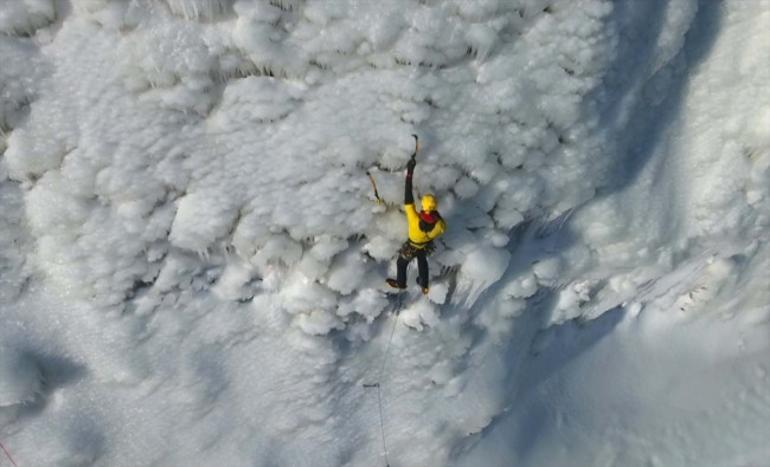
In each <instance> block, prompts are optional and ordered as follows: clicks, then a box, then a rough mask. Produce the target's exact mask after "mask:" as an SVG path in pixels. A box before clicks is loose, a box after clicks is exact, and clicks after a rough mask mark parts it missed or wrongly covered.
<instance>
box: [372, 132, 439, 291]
mask: <svg viewBox="0 0 770 467" xmlns="http://www.w3.org/2000/svg"><path fill="white" fill-rule="evenodd" d="M415 138H416V137H415ZM416 155H417V150H416V149H415V152H414V154H412V158H411V159H409V163H408V164H407V165H406V182H405V194H404V211H405V212H406V222H407V224H408V226H409V239H408V240H407V241H406V242H404V244H403V245H402V246H401V249H400V250H399V252H398V260H397V261H396V268H397V273H396V278H395V279H390V278H389V279H387V280H386V282H387V283H388V285H390V286H391V287H394V288H396V289H405V288H406V267H407V265H408V264H409V262H410V261H412V259H413V258H417V269H418V277H417V283H418V284H419V285H420V288H422V293H423V294H427V293H428V283H429V277H428V259H427V258H428V255H430V254H431V253H432V252H433V249H434V246H433V240H435V239H436V238H438V237H439V236H440V235H441V234H443V233H444V231H445V230H446V222H444V219H442V218H441V215H440V214H439V213H438V211H437V210H436V209H437V208H438V205H437V203H436V198H435V197H434V196H433V195H431V194H425V195H423V197H422V211H420V212H417V209H416V208H415V206H414V195H413V194H412V174H413V173H414V167H415V165H417V160H416V157H415V156H416Z"/></svg>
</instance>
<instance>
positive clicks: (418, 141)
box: [366, 133, 420, 204]
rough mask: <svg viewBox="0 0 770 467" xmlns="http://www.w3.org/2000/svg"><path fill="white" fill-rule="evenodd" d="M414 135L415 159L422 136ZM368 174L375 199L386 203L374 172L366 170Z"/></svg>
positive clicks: (413, 157) (379, 202)
mask: <svg viewBox="0 0 770 467" xmlns="http://www.w3.org/2000/svg"><path fill="white" fill-rule="evenodd" d="M412 137H414V153H412V157H411V159H412V160H414V159H415V158H416V157H417V151H419V150H420V138H419V137H418V136H417V135H416V134H414V133H413V134H412ZM366 176H367V177H369V181H370V182H371V184H372V190H374V199H375V200H377V204H385V201H383V199H382V198H381V197H380V193H379V192H378V191H377V182H375V181H374V177H373V176H372V173H371V172H369V171H368V170H367V171H366Z"/></svg>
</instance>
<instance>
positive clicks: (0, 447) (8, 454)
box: [0, 442, 19, 467]
mask: <svg viewBox="0 0 770 467" xmlns="http://www.w3.org/2000/svg"><path fill="white" fill-rule="evenodd" d="M0 449H2V450H3V452H4V453H5V456H6V457H7V458H8V460H9V461H11V464H13V467H19V466H18V465H16V462H14V461H13V457H11V453H10V452H8V450H7V449H5V446H3V443H2V442H0Z"/></svg>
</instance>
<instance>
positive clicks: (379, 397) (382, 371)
mask: <svg viewBox="0 0 770 467" xmlns="http://www.w3.org/2000/svg"><path fill="white" fill-rule="evenodd" d="M396 300H397V301H396V305H395V307H394V312H395V314H396V319H394V320H393V326H392V327H391V328H390V337H389V338H388V343H387V344H386V345H385V354H384V355H383V357H382V364H381V365H380V371H379V373H378V374H377V381H376V382H374V383H369V384H366V383H364V385H363V386H364V388H365V389H377V406H378V407H379V413H380V436H381V438H382V454H383V456H384V457H385V467H390V460H389V459H388V442H387V439H386V438H385V417H384V416H383V412H382V385H381V384H380V382H381V381H382V375H383V374H385V366H386V365H387V363H388V356H389V355H390V344H391V343H392V342H393V335H394V334H395V333H396V325H397V324H398V319H399V315H400V312H401V307H402V306H403V302H404V294H403V293H401V294H399V295H398V298H397V299H396Z"/></svg>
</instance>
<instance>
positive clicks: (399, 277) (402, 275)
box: [396, 250, 428, 289]
mask: <svg viewBox="0 0 770 467" xmlns="http://www.w3.org/2000/svg"><path fill="white" fill-rule="evenodd" d="M412 258H417V270H418V271H419V277H417V283H418V284H420V287H422V288H424V289H427V288H428V255H427V252H426V251H425V250H417V251H415V252H414V256H412V257H407V258H405V257H404V255H403V254H400V255H398V260H397V261H396V269H397V272H396V281H397V282H398V286H399V287H401V288H405V287H406V266H407V265H408V264H409V262H410V261H412Z"/></svg>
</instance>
